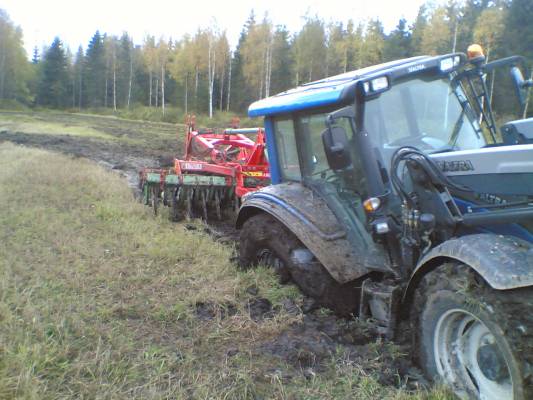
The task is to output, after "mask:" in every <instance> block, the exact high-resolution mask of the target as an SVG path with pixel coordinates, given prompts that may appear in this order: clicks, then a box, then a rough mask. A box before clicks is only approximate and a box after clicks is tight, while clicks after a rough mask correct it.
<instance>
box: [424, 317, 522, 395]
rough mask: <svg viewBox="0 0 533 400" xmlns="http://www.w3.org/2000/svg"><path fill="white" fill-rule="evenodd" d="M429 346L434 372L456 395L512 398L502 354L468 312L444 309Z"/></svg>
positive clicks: (510, 385) (508, 375)
mask: <svg viewBox="0 0 533 400" xmlns="http://www.w3.org/2000/svg"><path fill="white" fill-rule="evenodd" d="M433 343H434V352H435V362H436V364H437V371H438V373H439V375H440V376H441V377H442V378H443V379H444V380H445V381H446V382H447V383H448V384H450V385H451V386H452V387H453V388H454V389H455V390H456V392H457V394H458V395H459V396H461V397H469V396H470V395H472V394H473V395H475V396H476V397H478V398H479V399H482V400H492V399H494V400H496V399H512V398H513V382H512V378H511V374H510V373H509V366H508V364H507V362H506V360H505V357H504V356H503V352H502V350H501V348H500V347H499V345H498V344H497V342H496V338H495V337H494V335H493V334H492V333H491V331H490V330H489V329H488V328H487V326H486V325H485V324H484V323H483V322H482V321H481V320H480V319H479V318H477V317H476V316H474V315H473V314H472V313H470V312H468V311H466V310H462V309H453V310H448V311H447V312H446V313H445V314H443V315H442V316H441V317H440V319H439V321H438V323H437V327H436V330H435V336H434V342H433Z"/></svg>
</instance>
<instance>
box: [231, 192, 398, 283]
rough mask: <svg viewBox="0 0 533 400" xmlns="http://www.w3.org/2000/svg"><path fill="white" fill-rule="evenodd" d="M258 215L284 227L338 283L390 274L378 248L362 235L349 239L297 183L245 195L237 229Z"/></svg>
mask: <svg viewBox="0 0 533 400" xmlns="http://www.w3.org/2000/svg"><path fill="white" fill-rule="evenodd" d="M260 212H266V213H268V214H270V215H272V216H273V217H274V218H275V219H277V220H278V221H280V222H281V223H282V224H283V225H285V226H286V227H287V228H288V229H289V230H290V231H291V232H292V233H293V234H294V235H295V236H296V237H297V238H298V239H299V240H300V241H301V242H302V243H303V244H304V245H305V246H306V247H307V248H308V249H309V251H311V253H313V255H314V256H315V257H316V258H317V260H318V261H320V263H322V265H323V266H324V267H325V268H326V270H327V271H328V272H329V273H330V274H331V276H332V277H333V278H334V279H335V280H336V281H337V282H339V283H345V282H349V281H352V280H354V279H357V278H360V277H362V276H364V275H366V274H368V273H369V272H371V271H390V269H389V268H390V267H389V265H388V263H387V260H386V259H385V254H384V253H383V251H382V250H381V249H379V248H377V247H376V245H375V244H374V243H373V242H372V241H371V240H368V237H364V235H361V237H360V238H355V240H349V239H348V237H347V234H346V231H345V229H344V228H343V226H342V224H341V222H339V220H338V219H337V218H336V216H335V215H334V214H333V212H332V211H331V209H330V208H329V207H328V205H327V204H326V202H325V201H324V200H323V199H322V198H321V197H320V196H319V195H317V193H315V192H314V191H312V190H311V189H309V188H307V187H305V186H303V185H302V184H300V183H296V182H294V183H283V184H279V185H272V186H268V187H266V188H264V189H261V190H259V191H257V192H253V193H251V194H249V195H247V196H246V197H245V199H244V202H243V205H242V207H241V209H240V211H239V215H238V217H237V222H236V226H237V228H240V227H241V226H242V224H244V222H245V221H246V220H247V219H249V218H250V217H252V216H253V215H255V214H257V213H260ZM362 229H364V228H362ZM354 242H355V243H354Z"/></svg>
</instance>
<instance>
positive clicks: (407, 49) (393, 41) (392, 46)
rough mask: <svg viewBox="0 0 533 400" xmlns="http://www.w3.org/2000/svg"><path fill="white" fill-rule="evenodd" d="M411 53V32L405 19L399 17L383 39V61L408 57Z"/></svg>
mask: <svg viewBox="0 0 533 400" xmlns="http://www.w3.org/2000/svg"><path fill="white" fill-rule="evenodd" d="M411 53H412V49H411V32H409V29H408V28H407V21H406V20H405V19H404V18H401V19H400V20H399V21H398V25H396V28H395V29H394V30H393V31H392V32H391V33H390V34H389V35H388V36H387V38H386V40H385V45H384V48H383V58H384V60H385V61H392V60H398V59H400V58H406V57H409V56H410V55H411Z"/></svg>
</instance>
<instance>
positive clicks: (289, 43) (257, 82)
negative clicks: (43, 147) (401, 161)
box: [0, 0, 533, 121]
mask: <svg viewBox="0 0 533 400" xmlns="http://www.w3.org/2000/svg"><path fill="white" fill-rule="evenodd" d="M355 17H357V16H354V19H353V20H352V19H350V20H348V22H347V23H343V22H325V21H324V20H323V19H321V18H320V17H319V16H310V15H308V16H306V17H305V19H304V23H303V26H302V28H301V30H300V31H298V32H290V31H288V30H287V28H286V27H285V26H281V25H276V23H275V21H272V20H270V18H269V17H268V15H265V16H263V17H258V16H256V15H255V14H254V12H253V11H252V12H251V13H250V15H249V17H248V19H247V20H246V21H245V22H244V25H243V28H242V31H241V34H240V38H239V41H238V43H237V45H236V47H235V48H232V46H230V43H229V42H228V39H227V35H226V32H225V30H224V28H223V27H219V26H208V27H202V28H199V29H198V30H197V31H196V32H191V33H189V34H186V35H184V36H183V37H181V38H180V39H177V40H175V39H169V38H165V37H161V38H156V37H154V36H149V35H147V36H145V37H144V39H143V41H142V43H134V41H133V40H132V37H131V36H130V35H129V34H128V33H127V32H123V33H122V35H120V36H115V35H110V34H107V33H105V32H99V31H96V32H95V33H94V35H93V36H92V38H91V39H90V41H89V42H88V44H87V46H86V47H85V48H84V47H82V46H80V47H79V48H78V49H76V50H75V51H73V50H72V49H70V48H68V46H66V44H65V43H63V42H62V40H61V38H60V37H56V38H55V39H54V41H53V42H52V43H50V44H49V46H47V47H46V48H44V49H38V48H35V49H34V52H33V54H32V55H31V57H30V56H29V55H27V54H26V51H25V50H24V47H23V40H24V36H23V30H22V28H21V27H19V26H17V25H16V22H14V21H12V20H11V19H10V17H9V15H8V13H7V11H4V10H1V9H0V108H17V107H32V108H35V107H37V108H52V109H63V110H72V111H78V110H85V111H87V112H101V113H117V112H120V111H124V110H140V109H142V110H144V111H146V110H150V111H151V112H152V114H153V113H156V114H157V115H159V116H160V117H161V118H160V119H161V120H166V121H176V120H180V121H181V120H182V118H183V114H186V113H191V112H194V113H198V114H204V115H207V116H209V117H212V116H213V114H214V113H215V112H218V111H229V112H232V113H237V114H241V115H242V114H245V113H246V110H247V107H248V105H249V104H250V103H251V102H253V101H255V100H258V99H261V98H264V97H268V96H269V95H273V94H276V93H279V92H282V91H284V90H286V89H289V88H291V87H294V86H296V85H299V84H302V83H305V82H309V81H312V80H316V79H320V78H324V77H327V76H332V75H336V74H339V73H342V72H346V71H350V70H355V69H358V68H362V67H365V66H368V65H373V64H378V63H382V62H386V61H390V60H395V59H399V58H404V57H410V56H415V55H422V54H428V55H435V54H446V53H451V52H455V51H462V52H464V51H466V48H467V47H468V45H469V44H471V43H474V42H476V43H479V44H481V45H482V46H483V48H484V49H485V54H486V57H487V59H488V60H489V61H490V60H492V59H496V58H500V57H505V56H509V55H512V54H520V55H523V56H525V57H526V58H527V59H528V61H529V62H531V60H533V45H532V43H533V24H531V21H532V20H533V2H532V1H531V0H464V1H456V0H450V1H449V2H447V3H445V4H443V3H439V4H436V3H433V2H428V3H426V4H424V5H422V6H421V7H420V9H419V12H418V15H417V17H416V19H415V20H414V21H406V20H405V19H399V21H398V23H397V26H396V27H395V28H394V29H392V30H391V31H390V32H385V30H384V27H383V24H382V22H381V21H380V20H379V19H370V20H365V21H364V22H357V23H356V22H354V21H355ZM492 86H493V87H494V81H493V82H492ZM498 90H499V89H498V85H497V84H496V94H498ZM500 92H501V93H499V94H501V96H500V98H502V99H503V98H504V97H505V96H507V95H510V93H507V92H505V91H504V90H503V89H501V90H500ZM495 97H497V96H495ZM499 102H500V103H501V105H502V107H503V108H505V104H506V103H507V102H505V101H502V100H500V101H499ZM504 111H505V110H504Z"/></svg>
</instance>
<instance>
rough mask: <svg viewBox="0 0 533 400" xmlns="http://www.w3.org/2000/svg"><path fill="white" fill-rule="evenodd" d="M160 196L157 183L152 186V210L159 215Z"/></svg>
mask: <svg viewBox="0 0 533 400" xmlns="http://www.w3.org/2000/svg"><path fill="white" fill-rule="evenodd" d="M159 197H160V190H159V188H158V187H157V186H156V185H153V186H152V195H151V199H150V200H151V205H152V210H153V212H154V215H157V213H158V212H159Z"/></svg>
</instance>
